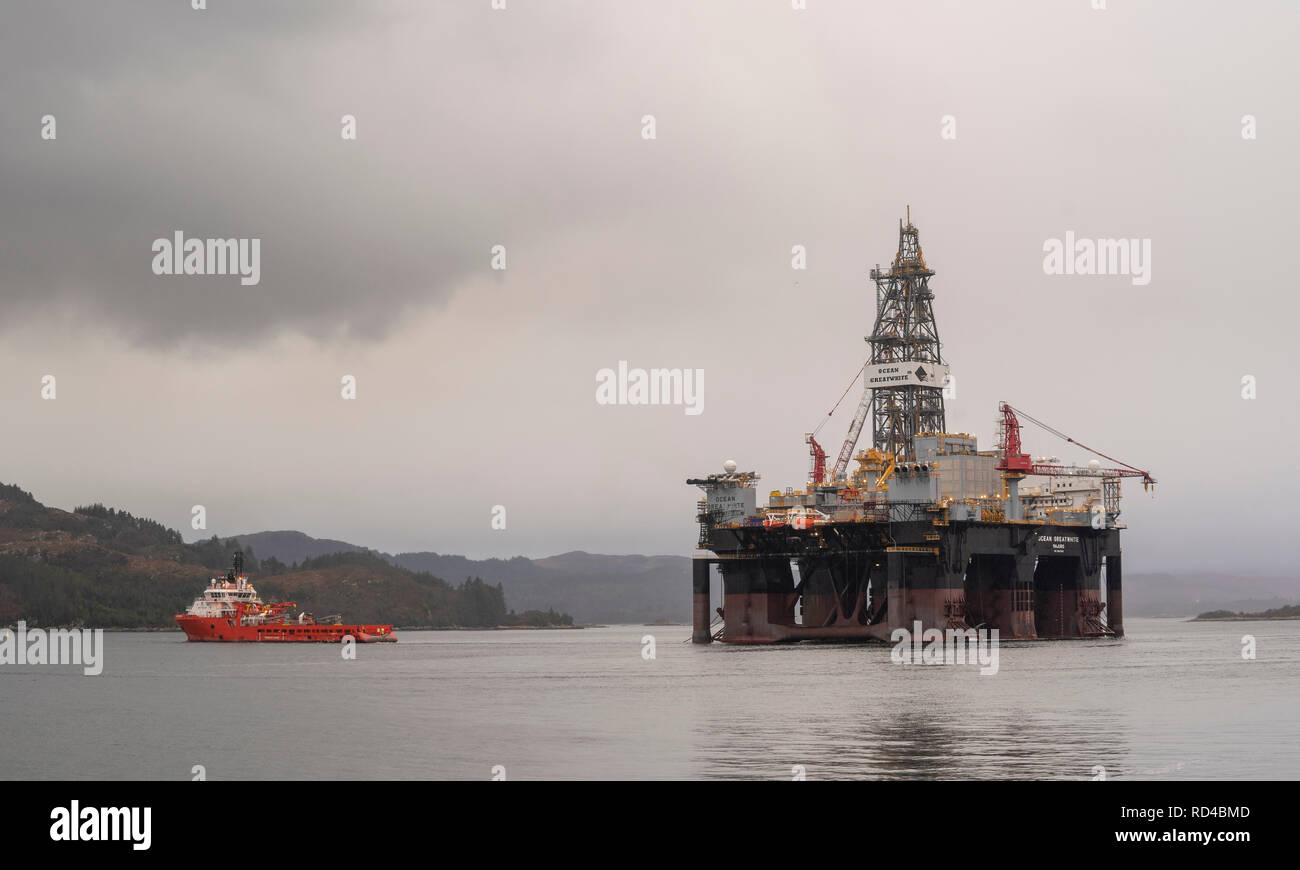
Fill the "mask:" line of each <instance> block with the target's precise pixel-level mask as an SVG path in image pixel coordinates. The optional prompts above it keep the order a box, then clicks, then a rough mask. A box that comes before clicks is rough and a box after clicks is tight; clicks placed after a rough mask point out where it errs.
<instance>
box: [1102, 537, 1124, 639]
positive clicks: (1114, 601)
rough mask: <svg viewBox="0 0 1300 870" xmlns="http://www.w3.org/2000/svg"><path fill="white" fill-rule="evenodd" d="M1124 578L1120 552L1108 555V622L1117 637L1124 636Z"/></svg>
mask: <svg viewBox="0 0 1300 870" xmlns="http://www.w3.org/2000/svg"><path fill="white" fill-rule="evenodd" d="M1123 582H1124V578H1123V573H1122V571H1121V568H1120V557H1119V554H1115V555H1113V556H1107V557H1106V622H1107V624H1108V625H1109V626H1110V630H1111V631H1113V632H1115V636H1116V637H1123V636H1124V590H1123V589H1122V588H1121V587H1122V586H1123Z"/></svg>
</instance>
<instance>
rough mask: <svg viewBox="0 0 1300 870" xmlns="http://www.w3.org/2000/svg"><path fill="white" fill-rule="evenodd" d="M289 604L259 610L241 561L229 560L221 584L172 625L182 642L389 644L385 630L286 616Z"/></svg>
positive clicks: (216, 581)
mask: <svg viewBox="0 0 1300 870" xmlns="http://www.w3.org/2000/svg"><path fill="white" fill-rule="evenodd" d="M295 606H296V605H294V603H293V602H292V601H281V602H278V603H276V604H265V603H263V601H262V599H261V598H260V597H258V594H257V590H256V589H254V588H253V584H252V583H249V582H248V577H247V576H245V575H244V557H243V554H242V553H236V554H235V560H234V568H233V569H231V570H230V571H228V572H227V573H226V576H225V577H224V578H222V579H216V578H214V579H213V580H212V581H211V582H209V583H208V587H207V588H206V589H204V590H203V593H202V594H201V595H199V597H198V598H195V599H194V603H193V604H191V605H190V606H189V607H188V608H186V610H185V612H184V613H178V614H177V615H176V624H177V625H179V626H180V627H181V630H183V631H184V632H185V638H186V640H192V641H216V642H224V643H238V642H268V643H341V642H342V641H343V639H344V638H345V637H351V638H352V639H353V640H354V641H356V642H357V643H379V642H388V643H392V642H395V641H396V640H397V636H396V635H395V634H393V627H392V626H391V625H343V624H342V621H341V620H340V619H339V618H338V617H325V618H324V619H321V620H317V619H315V618H313V617H312V615H311V614H310V613H299V614H298V615H296V616H295V615H294V614H293V613H292V611H293V609H294V607H295Z"/></svg>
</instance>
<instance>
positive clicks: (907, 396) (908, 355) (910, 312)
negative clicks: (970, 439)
mask: <svg viewBox="0 0 1300 870" xmlns="http://www.w3.org/2000/svg"><path fill="white" fill-rule="evenodd" d="M933 276H934V271H933V270H932V269H930V267H929V266H927V265H926V264H925V256H924V255H923V254H922V252H921V240H920V235H919V233H918V232H917V229H916V227H915V226H913V224H912V210H911V209H910V208H909V209H908V211H907V223H906V224H904V223H903V222H902V221H901V220H900V221H899V222H898V253H896V254H895V255H894V262H893V264H892V265H891V266H890V267H889V269H888V271H885V272H882V271H881V270H880V267H879V266H877V267H876V268H874V269H872V270H871V279H872V280H873V281H875V283H876V323H875V326H874V328H873V329H872V331H871V335H870V336H868V337H867V343H868V344H869V345H870V346H871V355H870V359H869V361H868V363H867V365H866V366H865V367H864V370H863V371H864V377H863V393H862V402H861V404H859V405H858V409H857V413H855V414H854V416H853V421H852V422H851V423H850V424H849V433H848V437H847V438H845V440H844V445H843V447H842V448H841V449H840V455H839V457H838V459H837V460H836V463H835V468H834V476H835V478H836V479H839V478H840V477H841V476H842V475H843V474H844V472H845V470H846V469H847V468H848V464H849V459H850V458H851V457H852V455H853V450H854V448H855V446H856V445H857V443H858V437H859V435H860V434H861V432H862V427H863V425H864V424H865V423H866V420H867V416H868V415H870V417H871V440H872V446H873V447H874V448H875V449H877V450H879V451H881V452H882V453H883V454H884V455H885V456H886V457H892V458H893V459H894V460H896V461H898V462H910V461H914V460H915V459H916V450H915V448H914V447H913V445H912V439H913V438H914V437H915V436H917V435H919V434H922V433H932V432H943V431H945V429H946V426H945V421H944V413H943V387H944V381H945V379H946V378H947V375H948V366H946V365H944V362H943V357H942V355H941V354H940V350H939V329H938V327H937V326H935V323H934V309H933V307H932V303H933V301H934V293H933V291H931V290H930V278H932V277H933Z"/></svg>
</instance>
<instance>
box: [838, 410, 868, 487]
mask: <svg viewBox="0 0 1300 870" xmlns="http://www.w3.org/2000/svg"><path fill="white" fill-rule="evenodd" d="M870 410H871V390H869V389H866V388H864V389H863V390H862V401H861V402H859V403H858V410H857V411H855V412H854V414H853V422H852V423H850V424H849V434H848V435H847V436H846V437H845V439H844V446H842V447H841V448H840V455H839V457H838V458H837V459H836V460H835V468H834V469H833V478H832V479H834V480H839V478H840V475H842V474H844V473H845V472H846V471H847V470H848V467H849V460H850V459H852V458H853V448H854V447H857V446H858V436H859V435H861V434H862V424H864V423H865V422H866V421H867V412H868V411H870Z"/></svg>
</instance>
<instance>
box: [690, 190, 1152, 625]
mask: <svg viewBox="0 0 1300 870" xmlns="http://www.w3.org/2000/svg"><path fill="white" fill-rule="evenodd" d="M934 274H935V273H934V271H933V270H931V269H930V268H929V266H927V265H926V262H925V256H924V254H923V253H922V250H921V242H920V235H919V233H918V232H917V229H916V227H915V226H913V224H912V220H911V210H910V209H909V210H908V216H907V220H906V223H904V222H903V221H901V220H900V221H899V231H898V252H897V253H896V254H895V256H894V261H893V263H892V264H891V265H890V267H889V268H888V269H887V270H885V271H882V270H881V269H880V267H879V266H877V267H876V268H874V269H872V270H871V273H870V275H871V279H872V281H874V283H875V287H876V320H875V326H874V327H873V329H872V331H871V335H870V336H868V337H867V339H866V341H867V344H868V345H869V347H870V354H869V356H868V359H867V362H866V363H864V364H863V367H862V369H861V370H860V372H859V373H858V375H860V376H861V377H862V381H863V391H862V399H861V401H860V402H859V404H858V407H857V410H856V412H855V413H854V415H853V419H852V422H851V423H850V424H849V431H848V435H847V436H846V437H845V439H844V443H843V445H842V446H841V448H840V452H839V454H838V455H837V457H836V460H835V464H834V465H833V466H831V467H830V468H827V464H826V463H827V458H828V456H827V453H826V451H825V450H824V449H823V448H822V446H821V445H820V444H819V443H818V441H817V433H818V431H820V429H821V426H818V427H817V429H816V430H814V431H813V432H811V433H808V434H807V435H805V436H804V442H805V443H806V444H807V445H808V452H809V456H810V469H809V479H808V484H807V486H806V487H805V488H804V489H802V490H794V489H793V488H787V489H786V490H785V491H784V492H782V491H780V490H773V491H772V492H771V493H770V495H769V496H768V501H767V505H766V506H765V507H764V506H759V505H758V503H757V495H756V492H757V490H756V483H757V481H758V480H759V475H758V474H755V473H754V472H752V471H747V472H739V471H737V467H736V464H735V463H734V462H732V461H731V460H728V461H727V462H726V463H725V464H724V466H723V472H722V473H720V474H710V475H708V476H707V477H704V478H691V479H689V480H687V481H686V482H687V483H688V484H691V485H694V486H698V487H699V488H700V489H701V490H703V492H704V498H703V499H701V500H700V502H699V504H698V510H697V519H698V521H699V524H700V538H699V543H698V547H697V549H698V551H699V552H697V555H696V556H695V559H694V569H693V578H692V582H693V593H694V627H693V632H692V639H693V640H694V641H695V642H696V643H709V642H711V641H713V640H721V641H724V642H728V643H775V642H781V641H796V640H815V639H821V640H832V639H849V640H852V639H856V640H879V641H888V640H889V639H890V634H891V632H892V631H893V630H894V629H895V628H906V629H908V630H909V631H911V630H912V629H913V626H914V623H916V622H920V623H921V624H922V627H923V629H931V628H937V629H941V630H943V629H966V628H987V629H995V628H996V629H999V631H1000V636H1001V637H1003V638H1015V639H1035V638H1089V637H1122V636H1123V634H1124V623H1123V597H1122V565H1121V558H1120V541H1119V533H1120V529H1122V528H1123V526H1121V525H1119V523H1118V518H1119V513H1120V509H1119V502H1120V480H1121V479H1122V478H1125V477H1137V478H1141V480H1142V485H1143V488H1144V489H1146V488H1149V487H1151V486H1153V485H1154V484H1155V480H1154V478H1152V477H1151V475H1150V474H1149V473H1147V472H1146V471H1143V470H1141V469H1139V468H1135V467H1133V466H1131V465H1127V464H1125V463H1123V462H1119V461H1118V460H1115V459H1112V458H1111V457H1108V456H1106V455H1105V454H1102V453H1099V452H1098V451H1095V450H1093V449H1092V448H1090V447H1087V446H1086V445H1083V444H1080V443H1079V442H1078V441H1075V440H1074V439H1073V438H1070V437H1069V436H1067V435H1065V434H1064V433H1063V432H1060V431H1058V430H1056V429H1053V428H1051V427H1050V426H1047V425H1046V424H1044V423H1042V422H1041V421H1039V420H1037V419H1035V418H1033V417H1031V416H1029V415H1028V414H1026V413H1024V412H1023V411H1018V410H1017V409H1015V408H1013V407H1011V406H1010V405H1008V404H1006V403H1005V402H1004V403H1001V404H1000V405H999V407H998V412H999V420H998V428H999V433H1000V437H999V443H998V445H997V449H996V450H991V451H981V450H979V448H978V445H977V443H976V438H975V436H973V435H969V434H965V433H949V432H947V431H946V430H947V423H946V419H945V417H944V404H943V400H944V391H945V388H947V387H948V385H949V383H950V378H951V373H950V370H949V367H948V365H947V364H946V363H945V362H944V359H943V354H942V352H941V347H940V343H939V330H938V327H937V326H936V324H935V320H934V310H933V301H934V293H933V292H932V291H931V289H930V279H931V278H932V277H934ZM855 383H857V376H855V377H854V380H853V382H852V383H850V384H849V388H848V390H846V391H845V393H844V395H843V396H841V397H840V401H841V402H842V401H843V400H844V398H845V397H846V396H847V395H848V393H849V391H850V390H852V388H853V384H855ZM838 406H839V402H837V403H836V405H835V407H832V408H831V411H830V413H829V414H827V417H826V418H825V419H823V420H822V424H821V425H825V423H826V420H829V419H830V416H831V414H833V413H834V412H835V409H836V408H837V407H838ZM868 417H870V418H871V446H870V447H867V448H865V449H863V450H860V451H858V452H857V453H855V452H854V451H855V450H856V448H857V445H858V440H859V437H860V435H861V432H862V429H863V427H864V426H865V425H866V420H867V418H868ZM1021 418H1023V419H1025V420H1027V421H1029V422H1030V423H1033V424H1035V425H1037V426H1040V427H1041V428H1043V429H1044V430H1045V431H1047V432H1049V433H1051V434H1053V435H1055V436H1057V437H1060V438H1062V439H1064V440H1066V441H1067V442H1069V443H1071V444H1074V445H1075V446H1076V447H1079V448H1081V449H1083V450H1086V451H1088V452H1090V453H1093V454H1095V455H1096V456H1098V457H1099V458H1100V459H1105V460H1107V461H1109V462H1111V463H1113V464H1114V465H1115V466H1119V467H1102V465H1101V462H1100V459H1093V460H1091V461H1090V462H1089V464H1088V465H1087V466H1071V465H1062V464H1060V462H1059V460H1057V459H1056V458H1055V457H1045V456H1044V457H1036V458H1035V457H1031V456H1030V455H1028V454H1026V453H1023V452H1021V438H1020V434H1021V433H1020V420H1021ZM850 461H856V462H857V464H858V467H857V468H856V469H855V470H853V471H852V472H851V473H850V471H849V468H848V465H849V462H850ZM714 565H717V566H718V568H719V573H720V574H721V580H722V592H723V595H722V601H723V604H722V607H720V608H718V616H720V617H721V627H720V628H718V629H717V630H716V631H715V629H714V626H713V613H711V612H710V586H711V580H712V576H713V573H714V572H713V566H714ZM1103 582H1104V584H1105V590H1106V594H1105V599H1104V600H1103V598H1102V584H1103Z"/></svg>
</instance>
